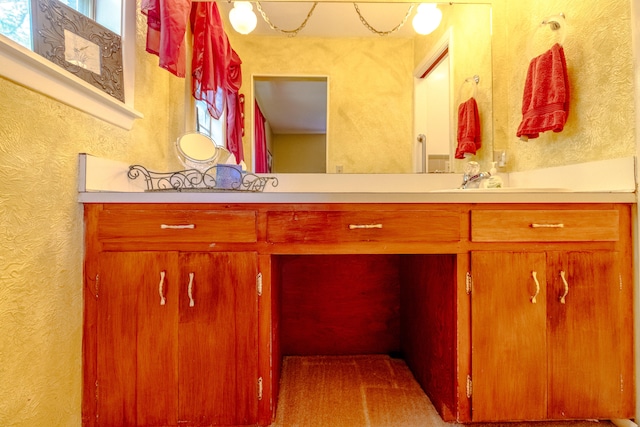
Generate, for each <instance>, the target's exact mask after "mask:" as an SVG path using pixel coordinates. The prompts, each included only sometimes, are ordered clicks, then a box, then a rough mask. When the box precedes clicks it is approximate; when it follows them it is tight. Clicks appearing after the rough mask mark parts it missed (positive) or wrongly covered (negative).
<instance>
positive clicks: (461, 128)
mask: <svg viewBox="0 0 640 427" xmlns="http://www.w3.org/2000/svg"><path fill="white" fill-rule="evenodd" d="M481 146H482V144H481V140H480V115H479V114H478V104H477V103H476V100H475V98H469V99H468V100H467V101H465V102H463V103H462V104H460V105H459V106H458V147H457V148H456V155H455V158H456V159H464V155H465V154H466V153H468V154H476V151H478V149H479V148H480V147H481Z"/></svg>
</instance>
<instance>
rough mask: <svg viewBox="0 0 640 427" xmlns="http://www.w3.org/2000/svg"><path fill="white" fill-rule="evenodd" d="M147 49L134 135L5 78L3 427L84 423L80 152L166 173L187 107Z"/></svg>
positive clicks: (1, 144) (0, 181)
mask: <svg viewBox="0 0 640 427" xmlns="http://www.w3.org/2000/svg"><path fill="white" fill-rule="evenodd" d="M143 43H144V37H143V36H142V35H140V34H139V35H138V49H137V50H138V52H137V70H136V71H137V72H136V84H135V90H136V94H135V108H136V109H137V110H138V111H140V112H142V113H143V114H144V115H145V118H144V119H142V120H137V121H136V123H135V125H134V128H133V130H131V131H126V130H123V129H120V128H117V127H114V126H111V125H109V124H106V123H105V122H103V121H101V120H98V119H95V118H93V117H92V116H89V115H87V114H84V113H81V112H79V111H77V110H75V109H72V108H70V107H67V106H65V105H63V104H60V103H58V102H56V101H53V100H51V99H49V98H47V97H44V96H41V95H39V94H37V93H35V92H32V91H30V90H28V89H25V88H23V87H21V86H18V85H16V84H14V83H12V82H10V81H7V80H4V79H1V78H0V95H1V98H2V102H1V103H0V117H2V120H0V425H1V426H16V427H18V426H24V427H34V426H47V427H48V426H52V427H53V426H79V425H80V422H81V418H80V402H81V400H80V398H81V393H82V375H81V349H82V345H81V344H82V262H83V218H82V206H81V205H80V204H79V203H78V202H77V198H78V194H77V176H78V171H77V161H78V160H77V159H78V153H81V152H87V153H91V154H94V155H97V156H101V157H106V158H111V159H115V160H121V161H125V162H130V163H142V164H144V165H147V166H148V167H149V168H159V169H160V168H164V167H166V165H167V163H168V162H170V161H172V159H171V157H172V156H173V153H172V152H170V148H169V147H170V145H169V144H168V141H169V140H172V139H175V135H176V132H177V129H178V128H180V129H181V127H180V126H181V124H179V120H181V118H182V113H181V112H180V110H181V109H182V106H179V105H176V104H175V101H174V103H173V104H172V103H171V101H170V100H171V99H172V98H171V97H170V96H169V94H170V93H172V92H174V93H175V92H177V91H181V86H182V85H183V83H182V81H181V80H179V79H177V78H175V77H173V76H171V75H170V74H169V73H168V72H166V71H163V70H161V69H159V68H158V67H157V62H158V61H157V58H154V57H152V56H151V55H147V54H145V53H144V44H143ZM173 98H177V99H178V102H181V100H182V97H180V96H178V97H175V96H174V97H173ZM178 118H179V119H178Z"/></svg>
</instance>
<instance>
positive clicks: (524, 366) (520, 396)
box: [471, 252, 547, 421]
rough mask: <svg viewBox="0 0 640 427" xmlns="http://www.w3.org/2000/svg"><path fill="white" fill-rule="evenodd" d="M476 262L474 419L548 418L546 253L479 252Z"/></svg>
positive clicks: (473, 263) (473, 264)
mask: <svg viewBox="0 0 640 427" xmlns="http://www.w3.org/2000/svg"><path fill="white" fill-rule="evenodd" d="M471 267H472V277H473V289H472V293H471V322H472V323H471V335H472V339H471V345H472V350H471V369H472V381H473V394H472V398H471V399H472V401H471V404H472V419H473V421H498V420H500V421H503V420H541V419H545V418H546V415H547V401H546V395H547V381H546V378H547V362H546V357H547V341H546V339H547V338H546V307H545V305H546V304H545V303H546V291H545V289H546V286H545V277H546V274H545V255H544V253H512V252H473V253H472V254H471ZM533 272H535V273H536V278H537V280H538V284H539V286H538V285H536V282H535V280H534V277H533ZM534 295H536V299H535V303H533V302H532V296H534Z"/></svg>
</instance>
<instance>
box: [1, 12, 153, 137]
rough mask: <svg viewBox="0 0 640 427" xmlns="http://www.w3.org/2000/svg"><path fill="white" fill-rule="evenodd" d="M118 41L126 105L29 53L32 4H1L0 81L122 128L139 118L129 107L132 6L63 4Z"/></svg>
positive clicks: (133, 25)
mask: <svg viewBox="0 0 640 427" xmlns="http://www.w3.org/2000/svg"><path fill="white" fill-rule="evenodd" d="M61 2H62V3H65V4H67V5H68V6H70V7H72V8H74V9H76V10H78V11H79V12H81V13H83V14H86V15H87V16H89V17H92V18H93V19H95V20H96V21H97V22H98V23H99V24H101V25H103V26H105V27H107V28H109V29H110V30H111V31H114V32H117V33H119V34H121V36H122V54H123V69H124V80H123V84H124V91H125V95H126V99H125V102H124V103H122V102H120V101H118V100H116V99H114V98H112V97H111V96H109V95H107V94H105V93H103V92H101V91H99V90H97V89H96V88H94V87H92V86H91V85H89V84H87V83H86V82H84V81H82V79H79V78H78V77H77V76H74V75H72V74H71V73H69V72H67V71H65V70H63V69H62V68H60V67H58V66H57V65H55V64H53V63H51V62H49V61H47V60H46V59H44V58H43V57H41V56H40V55H37V54H36V53H34V52H32V44H33V40H32V37H31V32H32V29H31V11H30V4H31V0H0V76H3V77H5V78H7V79H9V80H12V81H14V82H16V83H18V84H20V85H22V86H25V87H27V88H30V89H32V90H34V91H36V92H40V93H42V94H44V95H46V96H49V97H51V98H53V99H57V100H58V101H60V102H62V103H65V104H67V105H69V106H71V107H74V108H76V109H78V110H81V111H84V112H86V113H88V114H91V115H93V116H96V117H98V118H100V119H102V120H105V121H107V122H109V123H112V124H114V125H117V126H119V127H122V128H125V129H131V127H132V126H133V121H134V120H135V119H137V118H141V117H142V114H140V113H139V112H137V111H135V109H134V108H133V88H134V66H135V41H136V2H134V1H126V2H123V1H122V0H99V1H98V0H62V1H61Z"/></svg>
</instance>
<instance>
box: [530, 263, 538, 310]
mask: <svg viewBox="0 0 640 427" xmlns="http://www.w3.org/2000/svg"><path fill="white" fill-rule="evenodd" d="M531 276H533V281H534V282H536V293H535V294H534V295H533V296H532V297H531V304H535V303H536V302H537V297H538V294H539V293H540V282H538V273H537V272H535V271H532V272H531Z"/></svg>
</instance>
